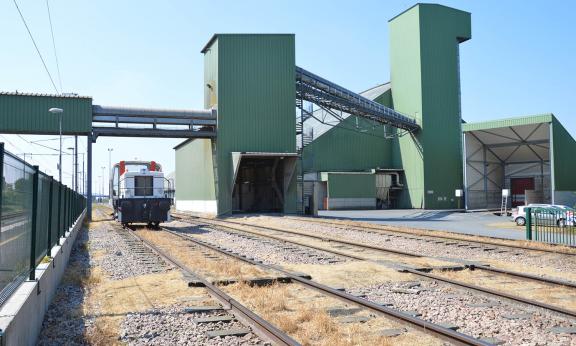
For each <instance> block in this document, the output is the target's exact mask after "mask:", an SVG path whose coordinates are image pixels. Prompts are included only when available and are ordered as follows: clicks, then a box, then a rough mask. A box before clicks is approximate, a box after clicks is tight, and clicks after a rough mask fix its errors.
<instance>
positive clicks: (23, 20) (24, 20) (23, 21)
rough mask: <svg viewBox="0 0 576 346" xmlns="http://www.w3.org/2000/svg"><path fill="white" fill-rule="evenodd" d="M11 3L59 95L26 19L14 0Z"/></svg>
mask: <svg viewBox="0 0 576 346" xmlns="http://www.w3.org/2000/svg"><path fill="white" fill-rule="evenodd" d="M12 1H13V2H14V6H16V9H17V10H18V13H19V14H20V18H21V19H22V23H24V26H25V27H26V31H28V35H29V36H30V39H31V40H32V43H33V44H34V48H36V53H38V56H39V57H40V60H41V61H42V65H43V66H44V70H46V73H47V74H48V77H49V78H50V82H51V83H52V86H53V87H54V90H56V93H57V94H59V93H60V92H59V91H58V88H57V87H56V84H55V83H54V79H53V78H52V75H51V74H50V70H48V66H46V62H45V61H44V58H43V57H42V54H40V50H39V49H38V45H36V41H35V40H34V36H32V32H31V31H30V28H29V27H28V24H27V23H26V19H24V15H23V14H22V11H20V7H19V6H18V3H17V2H16V0H12Z"/></svg>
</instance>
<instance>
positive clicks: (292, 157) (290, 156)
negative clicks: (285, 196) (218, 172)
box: [231, 152, 298, 193]
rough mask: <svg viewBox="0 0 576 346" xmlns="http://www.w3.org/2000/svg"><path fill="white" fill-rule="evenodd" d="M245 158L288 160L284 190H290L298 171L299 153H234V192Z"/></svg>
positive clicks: (285, 166)
mask: <svg viewBox="0 0 576 346" xmlns="http://www.w3.org/2000/svg"><path fill="white" fill-rule="evenodd" d="M243 158H263V159H266V158H268V159H273V158H279V159H282V160H286V163H285V165H284V168H285V170H284V187H283V188H284V190H286V189H287V188H288V185H289V183H290V181H291V180H292V177H293V176H294V172H295V171H296V161H297V158H298V153H263V152H232V185H231V186H232V191H231V193H233V191H234V185H236V178H237V176H238V169H239V168H240V164H241V163H242V159H243Z"/></svg>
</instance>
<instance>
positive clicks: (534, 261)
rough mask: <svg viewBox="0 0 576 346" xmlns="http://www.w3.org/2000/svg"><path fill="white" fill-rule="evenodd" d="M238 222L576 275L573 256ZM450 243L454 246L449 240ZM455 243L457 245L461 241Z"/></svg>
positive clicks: (276, 221)
mask: <svg viewBox="0 0 576 346" xmlns="http://www.w3.org/2000/svg"><path fill="white" fill-rule="evenodd" d="M238 220H239V221H242V222H250V223H254V224H257V225H260V226H270V227H279V228H285V229H290V230H295V231H299V232H303V233H310V234H314V235H319V236H325V237H333V238H339V239H343V240H348V241H354V242H359V243H363V244H367V245H373V246H380V247H383V248H390V249H395V250H398V249H400V250H404V251H407V252H412V253H416V254H419V255H422V256H431V257H432V256H433V257H447V258H453V259H466V260H476V261H482V260H496V261H502V262H509V263H522V264H523V265H527V266H534V267H537V268H544V267H549V268H553V269H554V270H556V271H558V272H560V273H561V272H569V273H576V261H574V258H573V256H570V257H567V256H566V255H561V254H546V253H539V252H537V251H527V250H522V249H511V248H506V247H498V246H497V245H494V246H490V245H485V246H484V245H482V246H477V247H474V246H473V247H468V246H456V245H447V244H442V243H438V242H426V241H424V239H429V238H425V237H419V236H417V235H410V236H409V235H404V234H401V233H393V232H386V231H370V230H359V229H355V228H353V227H348V226H346V225H330V224H321V223H314V222H305V221H299V220H294V219H287V218H274V217H247V218H242V219H238ZM410 238H416V239H410ZM439 240H441V239H439ZM447 242H448V243H451V242H449V241H447ZM452 243H458V241H454V242H452ZM485 248H494V249H495V250H490V251H486V250H485Z"/></svg>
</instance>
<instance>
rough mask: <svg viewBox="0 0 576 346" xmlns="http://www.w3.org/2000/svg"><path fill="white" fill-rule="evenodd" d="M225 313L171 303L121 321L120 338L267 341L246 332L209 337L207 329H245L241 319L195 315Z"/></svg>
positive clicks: (142, 341) (233, 342)
mask: <svg viewBox="0 0 576 346" xmlns="http://www.w3.org/2000/svg"><path fill="white" fill-rule="evenodd" d="M217 315H225V313H224V312H223V311H219V312H212V313H194V314H191V313H187V312H185V311H184V309H183V308H182V307H181V306H170V307H166V308H158V309H152V310H148V311H145V312H142V313H132V314H128V315H127V316H126V319H125V320H124V322H123V323H122V325H121V327H120V328H121V329H120V330H121V331H120V341H121V342H125V343H127V344H128V345H163V346H166V345H222V346H224V345H263V344H264V343H263V342H262V341H261V340H260V339H259V338H258V337H257V336H256V335H255V334H253V333H248V334H246V335H245V336H242V337H237V336H226V337H214V338H209V337H208V336H207V335H206V332H207V331H215V330H229V329H245V327H243V326H242V324H240V323H239V322H237V321H232V322H228V323H225V322H211V323H196V322H194V321H193V319H196V318H204V317H210V316H217Z"/></svg>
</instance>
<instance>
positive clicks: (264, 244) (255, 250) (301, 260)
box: [170, 222, 347, 265]
mask: <svg viewBox="0 0 576 346" xmlns="http://www.w3.org/2000/svg"><path fill="white" fill-rule="evenodd" d="M170 227H173V229H177V230H178V231H179V232H186V233H188V234H190V235H193V236H198V237H199V238H201V239H202V240H204V241H206V242H208V243H210V244H212V245H219V246H222V247H224V248H226V249H227V250H228V251H234V252H237V253H240V254H243V255H246V256H248V257H252V258H254V259H255V260H259V261H262V262H263V263H265V264H286V263H290V264H325V265H329V264H336V263H342V262H345V261H347V259H346V258H344V257H341V256H337V255H333V254H330V253H328V252H324V251H318V250H314V249H310V248H306V247H304V246H298V245H294V244H287V243H285V242H282V241H278V240H274V239H269V238H265V237H260V236H258V235H250V234H239V233H236V232H227V231H224V230H218V229H216V228H217V227H218V226H206V225H202V226H201V227H198V226H193V225H191V224H189V223H185V222H172V223H171V224H170Z"/></svg>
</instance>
